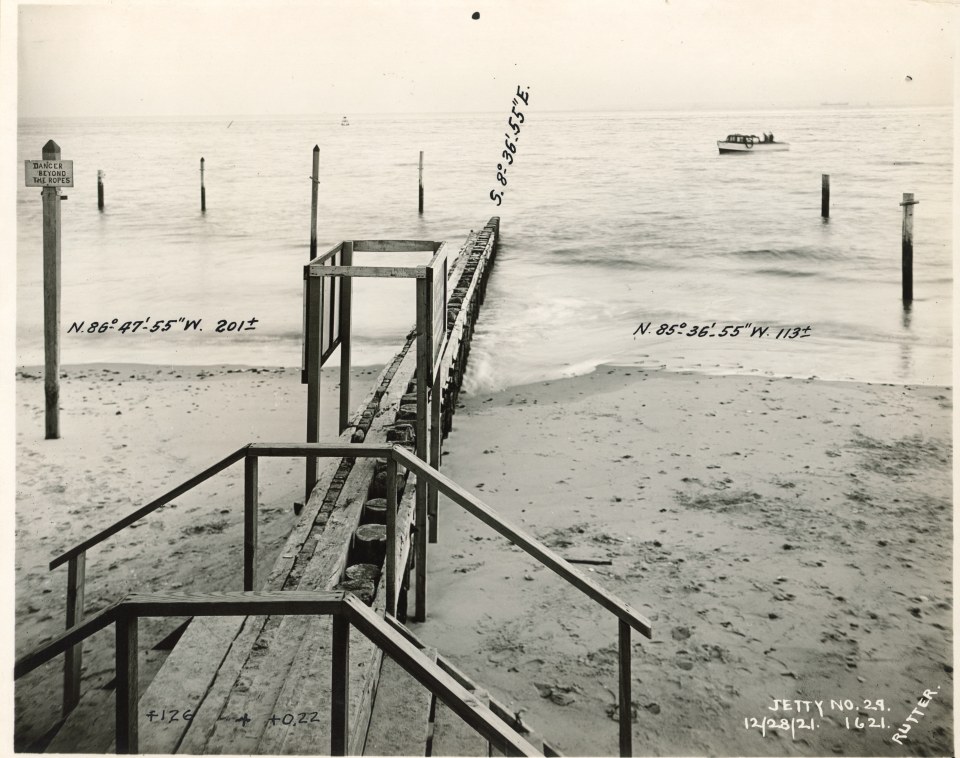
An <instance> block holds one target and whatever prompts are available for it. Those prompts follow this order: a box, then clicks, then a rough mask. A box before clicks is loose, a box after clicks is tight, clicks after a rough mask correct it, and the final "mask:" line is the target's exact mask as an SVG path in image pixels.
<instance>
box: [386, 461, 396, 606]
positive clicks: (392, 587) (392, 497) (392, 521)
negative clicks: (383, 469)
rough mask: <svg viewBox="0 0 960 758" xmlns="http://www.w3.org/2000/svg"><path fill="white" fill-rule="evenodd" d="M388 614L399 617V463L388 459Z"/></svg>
mask: <svg viewBox="0 0 960 758" xmlns="http://www.w3.org/2000/svg"><path fill="white" fill-rule="evenodd" d="M384 563H385V564H386V583H387V613H389V614H390V615H391V616H396V615H397V461H396V459H395V458H394V457H393V456H392V455H390V456H388V457H387V557H386V559H385V560H384Z"/></svg>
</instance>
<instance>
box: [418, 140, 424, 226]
mask: <svg viewBox="0 0 960 758" xmlns="http://www.w3.org/2000/svg"><path fill="white" fill-rule="evenodd" d="M418 184H419V187H420V193H419V197H420V204H419V208H420V213H423V150H421V151H420V172H419V182H418Z"/></svg>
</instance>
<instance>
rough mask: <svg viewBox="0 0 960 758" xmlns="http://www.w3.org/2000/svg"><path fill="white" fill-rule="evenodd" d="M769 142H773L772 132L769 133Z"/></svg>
mask: <svg viewBox="0 0 960 758" xmlns="http://www.w3.org/2000/svg"><path fill="white" fill-rule="evenodd" d="M770 141H771V142H773V132H770Z"/></svg>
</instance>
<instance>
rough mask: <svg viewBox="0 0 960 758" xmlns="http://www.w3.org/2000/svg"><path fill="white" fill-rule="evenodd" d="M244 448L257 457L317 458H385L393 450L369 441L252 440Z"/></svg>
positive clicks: (387, 446)
mask: <svg viewBox="0 0 960 758" xmlns="http://www.w3.org/2000/svg"><path fill="white" fill-rule="evenodd" d="M364 407H366V406H364ZM246 450H248V451H249V454H250V455H252V456H256V457H258V458H264V457H273V458H283V457H285V456H289V457H304V456H308V455H315V456H317V457H318V458H386V457H387V456H388V455H390V452H391V451H392V450H393V445H391V444H389V443H382V444H373V443H369V442H358V443H355V444H349V443H346V444H341V443H339V442H334V443H330V442H313V443H304V442H289V443H287V442H278V443H274V442H254V443H252V444H250V445H248V446H247V448H246Z"/></svg>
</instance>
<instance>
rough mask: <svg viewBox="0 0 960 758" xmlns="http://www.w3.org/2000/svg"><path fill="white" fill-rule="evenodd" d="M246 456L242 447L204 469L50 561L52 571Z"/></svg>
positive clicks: (245, 451)
mask: <svg viewBox="0 0 960 758" xmlns="http://www.w3.org/2000/svg"><path fill="white" fill-rule="evenodd" d="M246 454H247V450H246V448H245V447H242V448H240V449H239V450H237V451H235V452H233V453H230V455H228V456H227V457H226V458H223V459H222V460H220V461H218V462H217V463H214V464H213V465H212V466H209V467H208V468H206V469H204V470H203V471H201V472H200V473H199V474H197V475H196V476H195V477H193V478H192V479H188V480H187V481H185V482H184V483H183V484H181V485H179V486H177V487H174V488H173V489H172V490H170V491H169V492H167V493H166V494H164V495H161V496H160V497H158V498H157V499H156V500H153V501H152V502H149V503H147V504H146V505H145V506H143V507H142V508H137V510H135V511H134V512H133V513H130V514H128V515H126V516H124V517H123V518H122V519H120V520H119V521H117V522H116V523H115V524H112V525H111V526H108V527H107V528H106V529H104V530H103V531H101V532H98V533H97V534H95V535H94V536H93V537H90V538H89V539H87V540H84V541H83V542H81V543H80V544H79V545H75V546H74V547H72V548H70V549H69V550H67V551H66V552H65V553H61V554H60V555H58V556H57V557H56V558H54V559H53V560H52V561H50V570H51V571H52V570H53V569H55V568H56V567H57V566H60V565H62V564H64V563H66V562H67V561H69V560H70V559H71V558H73V556H75V555H79V554H80V553H84V552H86V551H87V550H89V549H90V548H92V547H93V546H94V545H98V544H99V543H101V542H103V541H104V540H105V539H107V537H112V536H113V535H114V534H116V533H117V532H119V531H121V530H123V529H126V528H127V527H128V526H130V524H132V523H133V522H134V521H138V520H139V519H141V518H143V517H144V516H146V515H148V514H150V513H153V511H155V510H157V508H159V507H160V506H162V505H166V504H167V503H169V502H170V501H171V500H176V499H177V498H178V497H180V496H181V495H183V494H184V493H185V492H189V491H190V490H192V489H193V488H194V487H196V486H197V485H198V484H201V483H202V482H205V481H206V480H207V479H209V478H210V477H211V476H214V475H215V474H219V473H220V472H221V471H223V470H224V469H225V468H229V467H230V466H232V465H233V464H234V463H236V462H237V461H239V460H241V459H242V458H244V457H245V456H246Z"/></svg>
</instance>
